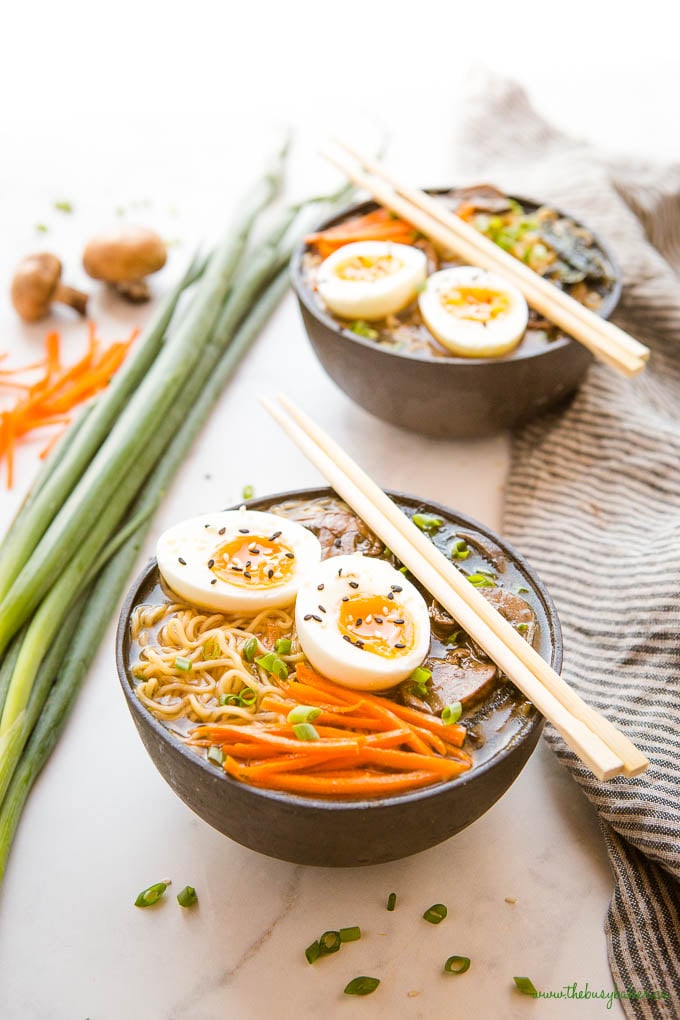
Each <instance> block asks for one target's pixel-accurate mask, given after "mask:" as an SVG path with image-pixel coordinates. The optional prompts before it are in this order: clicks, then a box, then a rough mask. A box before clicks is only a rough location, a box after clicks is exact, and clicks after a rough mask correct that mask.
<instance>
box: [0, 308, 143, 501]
mask: <svg viewBox="0 0 680 1020" xmlns="http://www.w3.org/2000/svg"><path fill="white" fill-rule="evenodd" d="M137 333H138V330H133V332H132V334H131V335H130V336H129V337H128V339H127V340H123V341H118V342H116V343H112V344H110V345H109V346H108V347H106V348H104V347H103V346H102V344H101V342H100V340H99V339H98V337H97V331H96V327H95V325H94V323H92V322H91V323H90V324H89V329H88V346H87V352H86V354H85V355H83V357H82V358H80V359H79V360H78V361H76V362H75V363H74V364H73V365H70V366H69V367H66V368H65V367H64V366H63V364H62V361H61V344H60V339H59V334H58V333H54V332H51V333H48V334H47V336H46V337H45V356H44V358H43V359H42V360H41V361H35V362H31V363H30V364H27V365H23V366H19V367H17V368H9V369H5V368H3V369H2V370H0V387H5V386H6V387H11V388H12V389H18V390H23V391H24V393H23V395H22V396H19V397H18V398H17V400H16V402H15V403H14V405H13V406H12V407H10V408H8V409H7V410H5V411H2V412H1V413H0V463H1V462H2V460H3V459H4V460H5V463H6V477H7V488H8V489H9V488H11V487H12V483H13V476H14V452H15V447H16V443H17V440H21V439H23V438H24V437H25V436H28V435H30V434H31V433H33V432H35V431H36V430H37V429H40V428H44V427H46V426H54V425H61V426H64V425H68V423H69V422H70V420H71V419H70V412H71V411H73V409H74V408H75V407H77V406H78V404H81V403H83V401H85V400H89V399H90V398H91V397H93V396H94V395H95V394H96V393H99V392H100V390H102V389H104V388H105V387H106V386H108V384H109V382H110V380H111V378H112V376H113V375H115V373H116V372H117V371H118V369H119V368H120V366H121V365H122V363H123V361H124V359H125V357H126V355H127V353H128V351H129V349H130V346H131V345H132V343H133V342H134V340H135V338H136V336H137ZM0 357H2V358H4V357H6V355H4V354H3V355H1V356H0ZM39 370H40V371H41V372H42V375H41V376H40V378H39V379H37V381H35V382H32V383H29V382H22V381H20V380H15V379H14V378H12V379H8V378H6V377H7V376H15V375H19V376H21V375H22V374H25V373H27V372H36V371H39ZM63 431H64V430H63V428H62V429H61V430H60V431H59V432H58V433H57V434H55V436H54V437H53V439H52V440H51V441H50V442H49V443H48V444H47V446H45V447H44V449H43V450H42V451H41V453H40V457H41V458H42V459H44V458H45V457H47V456H48V455H49V453H50V451H51V450H52V448H53V447H54V445H55V443H56V442H57V440H58V439H59V436H60V435H61V434H62V432H63Z"/></svg>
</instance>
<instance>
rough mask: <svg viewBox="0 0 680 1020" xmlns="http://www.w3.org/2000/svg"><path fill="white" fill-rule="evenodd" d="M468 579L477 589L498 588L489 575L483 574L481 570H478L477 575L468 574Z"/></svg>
mask: <svg viewBox="0 0 680 1020" xmlns="http://www.w3.org/2000/svg"><path fill="white" fill-rule="evenodd" d="M467 579H468V581H469V582H470V584H473V585H474V586H475V588H495V587H496V585H495V584H494V582H493V581H492V580H491V578H490V577H487V575H486V574H484V573H482V571H481V570H478V571H477V573H476V574H468V575H467Z"/></svg>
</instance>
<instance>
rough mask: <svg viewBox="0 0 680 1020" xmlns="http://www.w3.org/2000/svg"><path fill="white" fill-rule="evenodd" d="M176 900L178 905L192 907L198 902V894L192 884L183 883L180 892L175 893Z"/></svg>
mask: <svg viewBox="0 0 680 1020" xmlns="http://www.w3.org/2000/svg"><path fill="white" fill-rule="evenodd" d="M177 902H178V903H179V905H180V907H193V905H194V904H195V903H198V896H197V895H196V890H195V889H194V887H193V885H185V886H184V888H183V889H182V891H181V892H178V893H177Z"/></svg>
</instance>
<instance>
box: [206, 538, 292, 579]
mask: <svg viewBox="0 0 680 1020" xmlns="http://www.w3.org/2000/svg"><path fill="white" fill-rule="evenodd" d="M208 566H209V567H210V569H211V570H212V572H213V574H215V575H216V576H217V577H219V578H220V580H222V581H226V582H227V584H231V585H235V586H237V587H240V588H273V587H276V586H277V585H280V584H285V582H286V581H288V580H289V578H290V577H291V576H292V574H293V572H294V570H295V553H294V552H293V551H292V550H291V549H289V548H288V546H287V545H284V544H283V542H279V541H278V540H277V539H276V538H264V537H262V536H261V535H250V534H248V535H238V536H237V537H236V538H232V539H230V541H229V542H225V543H224V545H221V546H220V547H219V548H218V549H216V550H215V552H214V554H213V556H212V557H211V560H210V561H209V562H208Z"/></svg>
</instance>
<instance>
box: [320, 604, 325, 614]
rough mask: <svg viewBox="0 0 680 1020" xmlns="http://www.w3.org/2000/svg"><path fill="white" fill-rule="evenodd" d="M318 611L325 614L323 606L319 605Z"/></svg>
mask: <svg viewBox="0 0 680 1020" xmlns="http://www.w3.org/2000/svg"><path fill="white" fill-rule="evenodd" d="M319 609H320V610H321V612H322V613H325V612H326V609H325V607H324V606H322V605H321V603H319Z"/></svg>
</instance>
